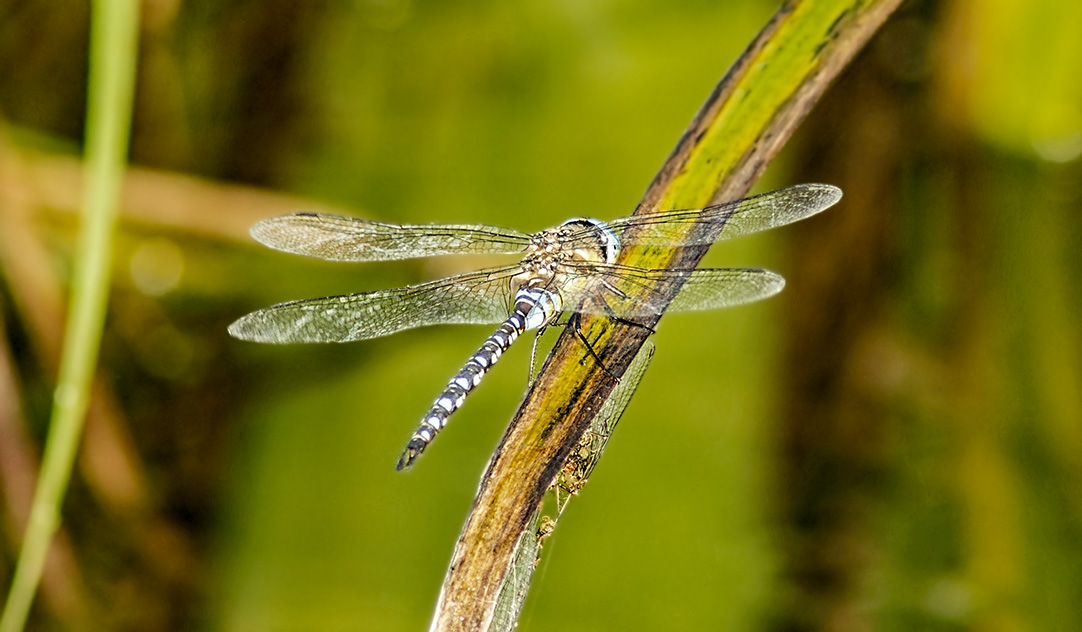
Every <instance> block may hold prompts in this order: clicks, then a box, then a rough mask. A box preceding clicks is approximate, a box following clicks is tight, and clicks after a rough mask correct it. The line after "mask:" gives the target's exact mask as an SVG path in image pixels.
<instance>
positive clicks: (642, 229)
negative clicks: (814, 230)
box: [606, 184, 842, 246]
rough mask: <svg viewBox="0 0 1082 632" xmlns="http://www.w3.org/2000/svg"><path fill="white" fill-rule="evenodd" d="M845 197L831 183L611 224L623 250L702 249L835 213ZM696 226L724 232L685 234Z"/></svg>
mask: <svg viewBox="0 0 1082 632" xmlns="http://www.w3.org/2000/svg"><path fill="white" fill-rule="evenodd" d="M841 197H842V191H841V189H839V188H838V187H835V186H831V185H829V184H798V185H797V186H794V187H789V188H788V189H781V190H779V191H771V192H770V193H763V194H762V195H756V196H754V197H749V198H744V199H742V200H736V201H735V202H728V203H726V204H718V205H717V206H708V207H706V208H702V209H693V210H686V211H663V212H660V213H647V214H645V215H633V216H631V217H625V218H623V219H617V220H613V221H611V222H607V223H606V225H607V226H608V227H609V229H611V230H612V232H613V233H615V234H616V236H617V237H618V238H619V239H620V244H621V245H623V246H702V245H706V244H711V243H713V242H714V241H717V240H720V239H730V238H732V237H736V236H739V235H746V234H748V233H755V232H758V231H761V230H767V229H770V228H775V227H777V226H784V225H786V224H791V223H793V222H795V221H797V220H801V219H804V218H805V217H808V216H810V215H814V214H816V213H818V212H820V211H823V210H826V209H827V208H830V207H831V206H832V205H833V204H834V203H835V202H837V201H838V200H840V199H841ZM694 223H703V224H715V225H717V226H718V227H719V228H720V229H721V232H720V233H717V236H716V237H713V238H711V237H709V236H708V235H704V234H701V233H700V231H696V233H700V234H691V235H681V234H680V232H681V231H684V230H686V229H687V228H688V225H689V224H694Z"/></svg>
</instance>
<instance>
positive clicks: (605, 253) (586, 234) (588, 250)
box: [560, 217, 620, 263]
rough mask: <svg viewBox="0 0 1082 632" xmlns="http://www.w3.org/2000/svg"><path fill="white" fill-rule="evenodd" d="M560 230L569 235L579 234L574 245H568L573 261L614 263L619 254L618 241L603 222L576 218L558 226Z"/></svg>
mask: <svg viewBox="0 0 1082 632" xmlns="http://www.w3.org/2000/svg"><path fill="white" fill-rule="evenodd" d="M560 228H561V229H564V230H566V231H567V232H568V233H569V234H575V233H581V235H576V237H577V239H576V241H575V243H573V244H570V245H571V246H572V248H573V249H574V250H573V253H574V254H573V258H574V259H579V260H584V261H601V262H604V263H615V262H616V255H617V254H619V253H620V239H619V238H618V237H617V236H616V233H614V232H612V230H611V229H610V228H609V227H608V226H606V225H605V222H602V221H600V220H596V219H590V218H589V217H576V218H574V219H569V220H567V221H566V222H564V223H563V224H560Z"/></svg>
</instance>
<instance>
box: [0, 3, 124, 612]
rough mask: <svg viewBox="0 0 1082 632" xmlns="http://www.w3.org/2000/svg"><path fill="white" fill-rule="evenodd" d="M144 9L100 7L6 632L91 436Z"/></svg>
mask: <svg viewBox="0 0 1082 632" xmlns="http://www.w3.org/2000/svg"><path fill="white" fill-rule="evenodd" d="M138 8H139V4H138V3H137V2H134V1H133V0H99V1H97V2H92V3H91V22H90V67H89V81H88V95H87V120H86V150H85V151H86V177H85V183H86V185H85V189H84V194H83V225H82V231H81V233H80V237H79V251H78V254H77V259H76V261H75V266H74V278H73V279H72V292H71V300H70V302H69V306H68V320H67V328H66V330H65V333H64V350H63V353H62V355H61V359H60V370H59V375H58V376H57V385H56V390H55V392H54V396H53V412H52V418H51V419H50V422H49V436H48V440H47V441H46V445H45V453H44V456H43V458H42V467H41V474H40V476H39V477H38V482H37V488H36V490H35V492H34V502H33V505H32V507H31V510H30V522H29V524H28V525H27V529H26V533H25V537H24V539H23V546H22V550H21V551H20V553H19V561H18V564H17V566H16V569H15V577H14V579H13V580H12V583H11V588H10V590H9V592H8V598H7V603H6V604H5V606H4V612H3V616H2V617H0V632H15V631H17V630H21V629H22V628H23V626H24V625H25V622H26V618H27V615H28V613H29V611H30V604H31V603H32V602H33V598H34V593H35V592H36V590H37V586H38V582H39V581H40V580H41V574H42V569H43V568H44V565H45V559H46V557H47V555H48V551H49V544H50V542H51V541H52V538H53V535H54V534H55V532H56V530H57V527H58V526H59V521H60V506H61V503H62V501H63V498H64V493H65V491H66V489H67V485H68V480H69V478H70V476H71V469H72V464H73V462H74V459H75V454H76V449H77V447H78V445H79V439H80V437H81V435H82V429H83V421H84V418H85V416H86V410H87V406H88V400H89V393H90V384H91V380H92V379H93V376H94V367H95V365H96V364H97V357H98V349H99V346H100V343H101V333H102V326H103V323H104V321H105V308H106V304H107V299H108V294H109V271H110V267H111V256H110V255H111V251H112V244H113V229H114V226H115V224H116V213H117V206H118V199H119V194H120V185H121V180H122V178H123V174H124V165H125V162H126V155H127V147H128V139H129V133H130V129H131V109H132V95H133V90H134V83H135V67H136V53H137V46H136V44H137V41H138V27H139V21H138V16H139V11H138Z"/></svg>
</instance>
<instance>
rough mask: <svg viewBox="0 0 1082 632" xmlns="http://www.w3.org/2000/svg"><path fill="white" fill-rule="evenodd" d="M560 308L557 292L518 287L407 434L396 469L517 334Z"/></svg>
mask: <svg viewBox="0 0 1082 632" xmlns="http://www.w3.org/2000/svg"><path fill="white" fill-rule="evenodd" d="M559 311H560V297H559V295H557V294H555V293H552V292H549V291H547V290H541V289H530V288H522V289H520V290H519V291H518V292H517V293H516V294H515V307H514V309H513V310H512V311H511V315H510V316H508V317H507V320H505V321H503V323H502V324H501V325H500V326H499V327H498V328H497V329H496V332H495V333H493V334H492V335H491V336H489V337H488V340H485V342H484V344H482V345H481V348H480V349H478V350H477V352H476V353H474V354H473V356H472V357H471V358H470V359H469V360H467V361H466V364H465V365H464V366H463V367H462V369H461V370H459V372H458V373H457V374H456V375H455V376H454V377H453V378H451V381H450V382H448V383H447V388H445V389H443V393H441V394H440V396H439V397H437V398H436V401H435V403H433V404H432V408H430V409H429V411H428V413H427V414H426V415H425V416H424V419H422V420H421V425H420V426H418V427H417V431H416V432H414V433H413V436H412V437H410V441H409V444H407V445H406V450H405V451H404V452H403V453H402V456H401V457H399V459H398V465H397V468H398V469H399V470H402V469H405V468H408V467H409V466H410V465H412V464H413V461H414V460H416V459H417V457H418V456H420V454H421V453H422V452H424V451H425V448H427V447H428V444H429V443H431V442H432V439H434V438H435V437H436V435H437V434H438V433H439V431H440V430H442V429H443V427H444V426H445V425H447V418H448V417H450V416H451V413H453V412H455V411H456V410H458V409H459V407H461V406H462V404H463V403H464V402H465V401H466V396H467V395H469V394H470V392H471V391H472V390H473V389H474V388H476V387H477V385H478V384H480V383H481V378H483V377H484V376H485V374H486V373H488V370H489V369H490V368H492V365H493V364H496V362H497V361H498V360H499V359H500V356H501V355H502V354H503V352H504V351H507V349H508V347H510V346H511V343H513V342H514V341H515V339H516V338H518V337H519V334H521V333H522V332H524V331H526V330H527V329H533V328H535V327H540V326H541V325H544V324H545V323H548V322H549V321H550V320H552V318H553V317H554V316H555V315H556V313H557V312H559Z"/></svg>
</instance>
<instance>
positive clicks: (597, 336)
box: [431, 0, 901, 632]
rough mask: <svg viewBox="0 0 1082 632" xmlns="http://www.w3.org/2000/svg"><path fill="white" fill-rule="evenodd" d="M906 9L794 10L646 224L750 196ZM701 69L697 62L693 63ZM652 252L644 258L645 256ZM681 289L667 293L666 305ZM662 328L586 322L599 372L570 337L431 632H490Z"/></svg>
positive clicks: (732, 75) (640, 258)
mask: <svg viewBox="0 0 1082 632" xmlns="http://www.w3.org/2000/svg"><path fill="white" fill-rule="evenodd" d="M900 2H901V0H789V1H788V2H786V3H785V4H784V5H783V6H782V7H781V9H779V11H778V12H777V13H776V14H775V16H774V17H773V18H772V19H771V21H770V22H769V23H768V24H767V25H766V26H765V27H764V28H763V30H762V31H761V32H760V34H759V36H758V37H757V38H756V39H755V40H754V41H753V42H752V43H751V45H750V46H749V47H748V49H747V50H746V51H745V52H744V54H743V55H741V57H740V59H738V60H737V62H736V63H735V64H734V65H733V67H732V68H730V69H729V71H728V72H727V73H726V76H725V77H724V78H723V79H722V81H721V82H720V83H719V84H718V86H717V87H716V88H715V90H714V93H713V94H711V95H710V97H709V98H708V99H707V101H706V103H705V104H704V105H703V107H702V109H700V111H699V113H698V114H697V115H696V116H695V118H694V120H693V121H692V123H691V125H690V126H689V127H688V129H687V130H686V131H685V133H684V135H683V137H681V139H680V141H679V142H678V143H677V146H676V148H675V149H674V150H673V153H672V154H671V155H670V156H669V158H668V159H667V160H666V161H665V163H664V164H663V165H662V167H661V170H660V171H659V172H658V174H657V176H655V178H654V181H653V182H652V183H651V185H650V186H649V187H648V188H647V190H646V193H645V195H644V197H643V199H642V202H641V203H640V205H639V209H638V210H637V211H636V213H642V212H649V211H652V210H662V209H673V208H698V207H701V206H705V205H706V204H710V203H720V202H724V201H728V200H735V199H737V198H739V197H742V196H743V195H744V194H745V193H746V192H747V191H748V189H749V188H750V187H751V186H752V184H753V183H754V182H755V180H756V179H757V178H758V177H759V175H760V174H761V173H762V171H763V170H764V169H765V168H766V165H768V164H769V163H770V160H771V159H772V158H773V157H774V156H775V155H776V154H777V152H778V151H779V150H780V149H781V146H782V145H783V144H784V143H785V141H786V140H787V139H788V138H789V136H790V135H791V134H792V132H793V130H794V129H795V128H796V126H797V124H799V122H800V121H801V120H802V119H803V118H804V115H805V114H806V113H807V112H808V110H809V109H810V108H811V106H812V105H813V104H814V103H815V101H816V100H817V99H818V98H819V96H820V95H821V94H822V93H823V91H824V90H825V89H826V87H827V85H829V83H830V81H831V80H832V79H833V78H834V77H835V76H837V74H838V73H839V72H840V71H841V69H842V68H843V67H844V66H845V65H846V64H847V63H848V62H849V61H850V60H851V59H852V58H853V57H854V56H855V55H856V53H857V51H859V50H860V48H861V47H862V46H863V44H864V43H865V42H866V41H867V40H868V39H869V38H870V37H871V35H872V34H873V33H874V32H875V30H876V29H877V28H878V27H879V25H880V24H882V22H883V21H884V20H885V19H886V18H887V16H889V15H890V14H891V12H893V11H894V9H895V8H897V6H898V4H900ZM694 61H695V60H690V61H689V63H693V62H694ZM640 250H641V252H640ZM705 251H706V249H705V248H678V249H663V248H643V249H629V250H628V251H627V252H626V253H624V252H622V253H621V254H620V257H619V258H618V260H617V263H619V264H625V265H630V266H634V267H639V268H648V269H661V268H668V269H683V270H686V269H691V268H694V267H695V266H696V265H698V262H699V259H700V258H701V257H702V256H703V254H705ZM675 289H676V288H668V289H667V291H668V292H669V294H668V296H665V297H661V296H660V295H658V296H655V297H653V298H654V300H659V301H660V299H661V298H664V301H665V304H667V301H669V300H672V297H673V296H674V295H675ZM653 325H654V323H652V322H649V320H646V321H644V322H642V323H640V324H639V325H638V326H634V327H633V326H630V325H627V324H625V323H614V322H613V321H611V320H610V319H607V318H605V317H601V316H596V317H595V316H586V317H583V318H582V319H581V321H580V330H581V331H580V333H581V335H582V337H584V338H585V339H587V340H589V341H590V346H591V348H592V349H593V351H594V352H595V354H594V355H596V357H599V358H604V361H605V369H604V370H603V369H602V368H601V366H600V364H599V363H583V362H580V361H579V360H580V358H581V355H582V351H581V342H580V340H579V339H578V334H576V333H575V332H572V331H571V330H570V328H565V330H564V332H563V333H562V334H561V335H560V338H559V340H558V341H557V343H556V346H555V347H554V348H553V350H552V352H551V353H550V355H549V357H548V359H547V360H546V361H545V364H544V366H543V367H542V369H541V372H540V373H539V374H538V377H537V379H536V380H535V381H534V383H533V386H532V387H531V390H530V392H529V393H528V394H527V396H526V400H525V401H524V402H523V404H522V406H521V407H520V408H519V411H518V413H516V415H515V418H514V419H513V420H512V422H511V425H510V426H509V428H508V430H507V432H506V433H505V435H504V438H503V440H502V441H501V444H500V447H499V448H497V452H496V454H495V455H494V456H493V458H492V460H491V461H490V462H489V466H488V469H487V471H486V472H485V474H484V476H483V478H482V483H481V487H480V489H479V490H478V494H477V497H476V499H475V500H474V506H473V508H472V509H471V512H470V515H469V517H468V518H467V520H466V525H465V527H464V528H463V531H462V535H461V536H460V537H459V541H458V545H457V546H456V547H455V551H454V553H453V554H452V558H451V564H450V568H449V569H448V573H447V576H446V578H445V580H444V585H443V590H442V591H441V592H440V596H439V599H438V602H437V605H436V613H435V616H434V618H433V621H432V626H431V629H432V630H439V631H440V632H449V631H459V630H461V631H466V630H475V629H478V628H481V629H484V628H485V627H487V626H488V625H489V624H490V623H491V621H492V618H493V613H494V610H495V604H496V603H497V598H498V591H499V588H500V587H501V586H502V585H503V584H504V578H505V577H506V575H507V572H508V569H509V568H511V566H512V564H513V558H514V547H515V544H516V543H517V542H518V541H519V535H520V534H521V532H522V530H523V529H525V528H526V527H527V525H528V523H529V520H530V518H531V517H532V516H533V515H534V513H535V511H536V507H537V506H538V505H539V504H540V502H541V500H542V499H543V497H544V493H545V490H547V489H548V487H549V484H550V483H551V481H552V479H553V477H554V476H555V475H556V473H557V471H558V469H559V468H560V467H561V464H562V463H563V462H564V461H565V460H566V459H567V457H568V455H569V454H570V453H571V450H572V449H573V448H574V446H575V444H576V443H577V442H578V440H579V439H580V438H581V437H582V435H583V433H584V432H585V430H586V428H587V427H589V425H590V423H591V421H592V419H593V417H594V416H595V415H596V411H597V410H599V408H600V406H601V404H602V403H603V402H604V401H605V399H606V398H608V396H609V393H610V392H611V390H612V389H613V386H614V384H615V381H616V380H614V379H613V378H614V377H616V378H618V377H620V376H622V375H623V374H624V371H625V370H626V369H627V367H628V365H629V364H630V363H631V360H632V359H633V358H634V357H635V355H636V354H637V353H638V351H639V349H640V348H641V347H642V345H643V344H644V343H645V341H646V337H647V335H648V333H649V332H650V331H652V326H653Z"/></svg>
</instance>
